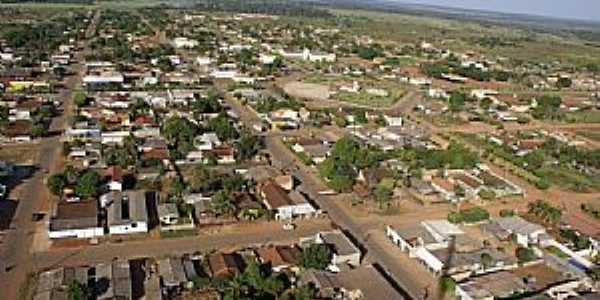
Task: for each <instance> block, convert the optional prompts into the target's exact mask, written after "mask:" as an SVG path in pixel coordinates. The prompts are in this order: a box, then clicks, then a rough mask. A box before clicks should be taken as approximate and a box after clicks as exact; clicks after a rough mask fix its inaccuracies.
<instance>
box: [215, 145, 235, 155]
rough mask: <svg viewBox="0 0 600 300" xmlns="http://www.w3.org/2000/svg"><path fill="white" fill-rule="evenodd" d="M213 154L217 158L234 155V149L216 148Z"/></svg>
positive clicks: (226, 147)
mask: <svg viewBox="0 0 600 300" xmlns="http://www.w3.org/2000/svg"><path fill="white" fill-rule="evenodd" d="M211 152H212V153H214V154H215V155H216V156H229V155H233V148H232V147H229V146H221V147H215V148H214V149H213V150H212V151H211Z"/></svg>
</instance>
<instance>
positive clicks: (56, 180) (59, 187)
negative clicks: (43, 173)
mask: <svg viewBox="0 0 600 300" xmlns="http://www.w3.org/2000/svg"><path fill="white" fill-rule="evenodd" d="M66 185H67V179H66V178H65V175H64V174H61V173H59V174H54V175H52V176H50V177H48V180H47V181H46V186H47V187H48V189H49V190H50V192H51V193H52V194H53V195H56V196H60V195H61V194H62V191H63V189H64V188H65V187H66Z"/></svg>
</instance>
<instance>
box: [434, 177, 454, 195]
mask: <svg viewBox="0 0 600 300" xmlns="http://www.w3.org/2000/svg"><path fill="white" fill-rule="evenodd" d="M431 182H432V183H434V184H435V185H437V186H439V187H440V188H442V189H444V190H446V191H448V192H452V191H453V190H454V184H452V182H450V181H449V180H448V179H444V178H439V177H436V178H433V179H432V180H431Z"/></svg>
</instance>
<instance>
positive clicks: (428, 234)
mask: <svg viewBox="0 0 600 300" xmlns="http://www.w3.org/2000/svg"><path fill="white" fill-rule="evenodd" d="M462 234H464V232H463V231H462V230H461V229H460V228H458V226H456V225H454V224H452V223H450V222H448V221H447V220H430V221H423V222H421V223H419V224H416V225H409V226H404V227H399V228H393V227H391V226H388V227H387V228H386V236H387V237H388V238H389V239H390V240H391V241H392V242H393V243H394V244H395V245H397V246H398V247H400V250H402V251H403V252H407V253H408V256H409V257H413V258H417V259H418V260H419V261H421V262H422V263H423V264H425V266H427V268H428V269H429V270H431V271H432V272H434V273H436V274H437V273H439V272H441V271H442V268H443V266H444V265H443V263H442V262H440V261H439V260H438V259H437V258H436V257H435V256H434V255H433V254H432V253H431V252H430V251H433V250H438V249H445V248H447V247H448V246H449V245H450V242H451V241H453V240H455V238H456V236H459V235H462Z"/></svg>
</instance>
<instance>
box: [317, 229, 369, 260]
mask: <svg viewBox="0 0 600 300" xmlns="http://www.w3.org/2000/svg"><path fill="white" fill-rule="evenodd" d="M320 235H321V238H322V239H323V241H324V242H325V243H326V244H329V245H332V246H333V248H334V249H333V251H334V252H335V253H336V254H338V255H352V254H356V253H358V254H360V250H359V249H358V247H356V246H355V245H354V244H353V243H352V241H350V239H349V238H348V237H347V236H345V235H344V233H342V232H341V231H339V230H334V231H329V232H321V233H320Z"/></svg>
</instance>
